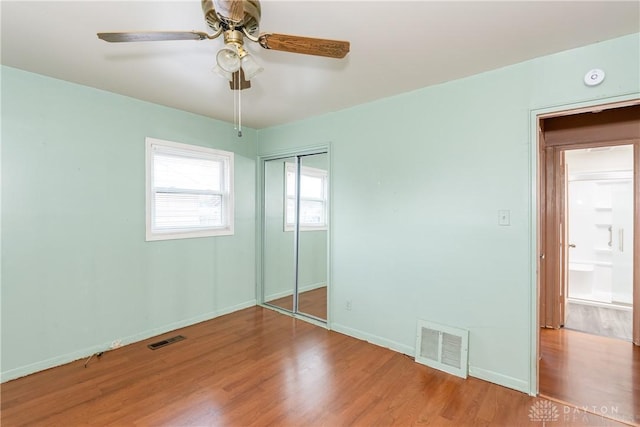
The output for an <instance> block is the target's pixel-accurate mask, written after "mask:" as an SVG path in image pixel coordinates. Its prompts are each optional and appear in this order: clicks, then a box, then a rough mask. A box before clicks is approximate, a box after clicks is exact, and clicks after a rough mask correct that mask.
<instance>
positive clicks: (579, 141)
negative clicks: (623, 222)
mask: <svg viewBox="0 0 640 427" xmlns="http://www.w3.org/2000/svg"><path fill="white" fill-rule="evenodd" d="M624 107H634V108H636V109H637V108H640V100H639V99H631V100H627V101H620V102H615V103H610V104H603V105H596V106H590V107H584V108H580V109H572V110H564V111H555V112H549V113H543V114H537V115H536V117H535V125H536V128H535V129H536V135H537V144H536V162H535V164H536V165H537V168H536V172H537V174H536V177H535V178H536V180H535V183H536V187H535V202H534V203H535V206H537V212H536V223H535V230H536V231H535V234H536V236H535V252H534V253H535V254H536V260H537V261H536V267H537V268H536V273H537V274H535V281H536V300H535V301H536V305H535V307H534V309H535V311H534V319H535V322H534V325H533V327H534V328H535V335H534V336H535V344H534V345H535V361H534V366H532V373H533V375H535V384H532V386H533V387H532V393H531V394H537V393H538V391H539V383H538V377H539V360H540V335H539V329H540V326H543V327H544V326H548V327H558V326H559V325H560V324H561V323H562V322H563V318H564V312H563V310H564V303H563V298H564V289H563V285H562V284H563V280H566V279H565V278H566V271H565V269H564V264H566V263H565V261H564V260H565V259H566V242H565V237H566V236H565V233H564V232H563V229H564V227H562V224H563V223H564V221H565V219H564V215H566V209H565V207H566V205H565V203H566V197H565V194H564V188H566V187H565V185H564V184H565V183H564V179H565V178H566V177H565V174H564V170H563V168H564V161H563V158H564V151H566V150H571V149H584V148H597V147H605V146H614V145H633V147H634V174H633V182H634V194H635V195H636V197H634V235H633V236H634V237H633V241H634V243H633V247H634V259H633V270H634V272H633V306H634V310H633V342H634V344H636V345H640V196H638V195H639V194H640V127H639V126H637V123H640V116H638V115H635V122H634V123H636V124H635V125H631V126H628V123H627V124H625V128H624V129H622V130H620V132H618V133H617V134H616V133H615V132H614V134H611V128H608V129H607V128H606V126H604V127H602V128H596V129H591V130H589V129H587V130H586V131H583V132H578V133H577V134H571V135H570V138H567V134H566V133H565V134H564V135H563V134H562V133H563V131H559V132H557V133H556V134H555V135H553V137H552V138H548V137H547V136H549V135H548V133H547V132H545V128H544V121H545V120H546V119H550V118H556V117H565V116H575V117H572V118H571V119H573V118H577V117H578V115H583V118H586V119H589V117H588V116H586V115H587V114H594V113H599V112H601V111H605V110H614V109H620V108H624ZM634 114H635V110H634ZM636 133H637V134H636ZM571 138H572V139H571ZM569 139H571V140H569ZM556 296H560V298H557V297H556Z"/></svg>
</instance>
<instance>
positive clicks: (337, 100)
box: [0, 0, 640, 129]
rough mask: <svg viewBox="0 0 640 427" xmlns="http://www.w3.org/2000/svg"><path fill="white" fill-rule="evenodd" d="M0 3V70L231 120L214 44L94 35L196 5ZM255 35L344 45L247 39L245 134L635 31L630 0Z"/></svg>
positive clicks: (368, 20) (468, 8)
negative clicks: (297, 46)
mask: <svg viewBox="0 0 640 427" xmlns="http://www.w3.org/2000/svg"><path fill="white" fill-rule="evenodd" d="M0 4H1V10H0V13H1V15H2V51H1V54H2V64H4V65H8V66H11V67H16V68H20V69H23V70H28V71H32V72H35V73H39V74H44V75H47V76H51V77H55V78H59V79H63V80H68V81H71V82H76V83H80V84H83V85H87V86H92V87H95V88H99V89H104V90H107V91H110V92H115V93H119V94H123V95H127V96H131V97H134V98H138V99H142V100H146V101H150V102H153V103H157V104H162V105H167V106H170V107H174V108H178V109H181V110H186V111H190V112H193V113H197V114H201V115H204V116H209V117H213V118H216V119H220V120H225V121H229V122H232V121H233V92H232V91H231V90H230V89H229V85H228V83H227V82H225V81H224V79H222V78H221V77H219V76H218V75H217V74H214V73H212V72H211V69H212V68H213V66H214V65H215V54H216V52H217V50H218V49H219V48H220V47H221V46H222V44H223V41H222V37H220V38H218V39H215V40H205V41H171V42H143V43H106V42H104V41H102V40H99V39H98V38H97V37H96V33H97V32H109V31H132V30H140V31H141V30H198V31H208V28H207V26H206V24H205V23H204V19H203V16H202V12H201V8H200V1H199V0H182V1H161V0H160V1H150V0H138V1H114V0H111V1H65V2H62V1H39V2H36V1H29V0H26V1H25V0H20V1H6V0H3V1H2V2H1V3H0ZM260 31H261V32H278V33H285V34H295V35H302V36H310V37H321V38H332V39H339V40H349V41H350V42H351V52H350V53H349V54H348V55H347V57H346V58H345V59H343V60H336V59H331V58H322V57H314V56H308V55H296V54H291V53H286V52H277V51H270V50H264V49H262V48H261V47H260V46H258V45H257V44H254V43H251V42H248V41H247V43H249V44H248V48H249V50H250V51H251V52H252V53H253V54H254V57H255V58H256V60H257V61H258V62H259V63H260V64H262V66H263V67H264V69H265V71H264V72H263V73H261V74H259V75H258V76H256V77H255V78H254V79H253V80H252V88H251V89H249V90H245V91H242V110H243V119H242V120H243V124H244V125H246V126H250V127H253V128H257V129H259V128H264V127H268V126H273V125H278V124H282V123H287V122H292V121H296V120H299V119H302V118H305V117H310V116H314V115H318V114H323V113H328V112H332V111H337V110H341V109H345V108H348V107H351V106H354V105H357V104H361V103H364V102H367V101H372V100H374V99H379V98H383V97H388V96H392V95H395V94H398V93H402V92H407V91H411V90H414V89H417V88H421V87H425V86H429V85H433V84H436V83H441V82H444V81H448V80H452V79H456V78H460V77H464V76H468V75H472V74H476V73H479V72H482V71H487V70H491V69H496V68H499V67H503V66H505V65H509V64H514V63H517V62H521V61H524V60H527V59H530V58H534V57H538V56H542V55H546V54H550V53H554V52H559V51H562V50H566V49H571V48H574V47H579V46H584V45H587V44H591V43H594V42H598V41H602V40H607V39H611V38H615V37H619V36H622V35H626V34H631V33H635V32H639V31H640V2H637V1H625V2H613V1H587V2H579V1H568V2H558V1H541V2H529V1H497V2H486V1H467V2H462V1H440V2H436V1H408V2H404V1H327V0H323V1H275V0H262V20H261V23H260ZM208 32H211V31H208ZM596 65H598V64H594V66H596ZM586 71H587V70H585V72H586Z"/></svg>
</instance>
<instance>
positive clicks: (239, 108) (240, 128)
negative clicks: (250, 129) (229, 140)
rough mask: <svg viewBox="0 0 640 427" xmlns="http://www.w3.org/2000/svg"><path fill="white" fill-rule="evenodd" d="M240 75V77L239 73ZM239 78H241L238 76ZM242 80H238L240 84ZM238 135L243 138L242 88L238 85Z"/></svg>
mask: <svg viewBox="0 0 640 427" xmlns="http://www.w3.org/2000/svg"><path fill="white" fill-rule="evenodd" d="M238 77H240V76H239V75H238ZM238 80H240V79H239V78H238ZM239 85H240V82H238V86H239ZM238 137H239V138H242V90H240V87H238Z"/></svg>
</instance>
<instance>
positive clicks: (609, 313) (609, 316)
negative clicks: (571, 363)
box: [564, 301, 633, 341]
mask: <svg viewBox="0 0 640 427" xmlns="http://www.w3.org/2000/svg"><path fill="white" fill-rule="evenodd" d="M564 327H565V328H567V329H573V330H576V331H582V332H587V333H590V334H595V335H602V336H605V337H612V338H619V339H622V340H626V341H631V340H632V338H633V311H631V310H623V309H617V308H613V307H598V306H593V305H586V304H579V303H575V302H571V301H570V302H568V303H567V317H566V321H565V324H564Z"/></svg>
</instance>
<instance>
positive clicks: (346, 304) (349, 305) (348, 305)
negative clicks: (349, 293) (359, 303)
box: [344, 299, 352, 311]
mask: <svg viewBox="0 0 640 427" xmlns="http://www.w3.org/2000/svg"><path fill="white" fill-rule="evenodd" d="M351 306H352V302H351V300H350V299H348V300H347V302H346V303H345V305H344V308H346V309H347V311H351Z"/></svg>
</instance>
